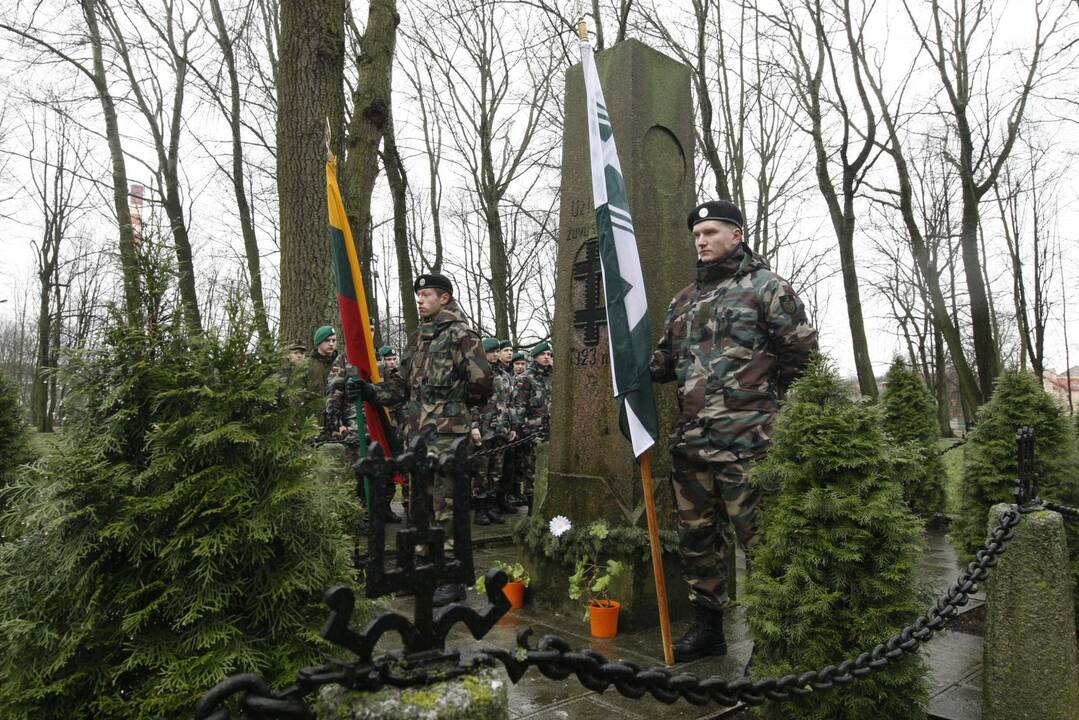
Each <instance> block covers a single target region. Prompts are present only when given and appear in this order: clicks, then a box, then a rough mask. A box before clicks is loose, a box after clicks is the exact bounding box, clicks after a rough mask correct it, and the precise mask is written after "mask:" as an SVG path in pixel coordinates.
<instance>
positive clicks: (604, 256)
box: [581, 42, 659, 457]
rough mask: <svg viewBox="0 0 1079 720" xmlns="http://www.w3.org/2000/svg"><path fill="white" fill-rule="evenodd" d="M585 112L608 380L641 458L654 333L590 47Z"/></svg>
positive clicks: (652, 433) (646, 444) (650, 414)
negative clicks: (608, 360)
mask: <svg viewBox="0 0 1079 720" xmlns="http://www.w3.org/2000/svg"><path fill="white" fill-rule="evenodd" d="M581 60H582V64H583V67H584V86H585V94H586V96H587V102H586V106H587V111H588V147H589V150H590V155H591V159H592V199H593V201H594V203H595V206H596V234H597V235H598V236H599V257H600V263H601V266H602V269H603V289H604V292H605V293H606V296H607V334H608V338H609V343H610V350H611V380H612V385H613V386H614V396H615V398H616V399H617V400H618V402H619V424H620V425H621V427H622V434H624V435H625V436H626V437H627V438H629V440H630V442H631V443H633V454H634V455H635V456H637V457H640V456H641V453H643V452H644V451H645V450H647V449H648V448H650V447H652V445H653V444H655V442H656V438H657V437H658V435H659V423H658V421H657V419H656V401H655V398H654V397H653V395H652V379H651V377H650V376H649V373H648V361H649V358H650V357H651V354H652V331H651V327H650V326H649V323H648V297H647V295H646V294H645V291H644V275H643V274H642V273H641V260H640V258H639V257H638V256H637V239H636V236H635V235H634V232H633V217H632V216H631V214H630V212H629V202H628V201H627V199H626V186H625V183H623V182H622V168H621V166H620V165H619V164H618V151H617V150H615V147H614V133H613V131H612V130H611V118H610V117H609V116H608V115H607V107H606V105H605V104H604V102H603V89H602V88H600V86H599V75H598V74H597V73H596V61H595V59H594V58H593V56H592V46H591V45H589V44H588V43H587V42H582V43H581Z"/></svg>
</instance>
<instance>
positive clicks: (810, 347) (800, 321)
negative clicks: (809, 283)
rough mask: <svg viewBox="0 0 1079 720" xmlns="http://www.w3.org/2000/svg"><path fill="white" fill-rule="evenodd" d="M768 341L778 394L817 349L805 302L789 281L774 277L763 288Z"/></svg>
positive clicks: (785, 388) (805, 364) (785, 389)
mask: <svg viewBox="0 0 1079 720" xmlns="http://www.w3.org/2000/svg"><path fill="white" fill-rule="evenodd" d="M762 299H763V300H764V308H765V312H766V313H767V323H768V345H769V347H770V349H771V351H772V353H773V354H774V355H775V356H776V368H777V371H776V382H777V384H778V385H779V390H780V393H781V394H784V393H786V391H787V388H788V387H790V384H791V383H792V382H794V381H795V380H797V379H798V378H799V377H800V376H801V375H802V373H803V372H804V371H805V368H806V366H807V365H808V364H809V357H810V355H812V354H813V353H814V352H815V351H816V350H817V330H816V328H814V327H813V326H812V325H810V324H809V318H808V317H807V316H806V310H805V305H804V304H803V303H802V300H801V298H799V297H798V294H797V293H795V292H794V288H792V287H791V285H790V283H788V282H787V281H786V280H783V279H781V278H776V279H775V281H774V282H772V283H769V284H768V286H767V287H766V289H765V297H764V298H762Z"/></svg>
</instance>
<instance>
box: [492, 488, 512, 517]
mask: <svg viewBox="0 0 1079 720" xmlns="http://www.w3.org/2000/svg"><path fill="white" fill-rule="evenodd" d="M495 507H497V508H498V510H499V512H501V513H502V514H503V515H516V514H517V506H516V505H513V504H511V503H510V501H509V500H508V499H507V498H506V493H501V492H500V493H498V495H496V496H495Z"/></svg>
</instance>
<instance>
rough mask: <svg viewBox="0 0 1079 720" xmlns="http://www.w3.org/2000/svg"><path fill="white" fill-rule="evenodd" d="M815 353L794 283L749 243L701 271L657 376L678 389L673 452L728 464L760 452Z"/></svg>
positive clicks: (671, 327) (674, 314)
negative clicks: (782, 401)
mask: <svg viewBox="0 0 1079 720" xmlns="http://www.w3.org/2000/svg"><path fill="white" fill-rule="evenodd" d="M816 348H817V331H816V330H815V329H814V328H813V327H812V326H811V325H810V324H809V321H808V319H807V318H806V312H805V306H804V305H803V304H802V301H801V300H800V299H799V298H798V296H797V295H796V294H795V292H794V290H793V288H791V286H790V283H788V282H787V281H786V280H784V279H783V278H781V277H779V276H778V275H776V274H775V273H773V272H772V271H771V270H770V269H769V268H768V265H767V263H766V262H765V261H764V260H763V259H761V258H760V257H758V256H756V255H754V254H753V253H752V252H751V251H750V250H749V249H748V248H747V247H746V246H745V245H741V246H739V247H737V248H735V250H734V252H732V253H731V254H730V255H729V256H728V257H727V258H726V259H724V260H721V261H719V262H714V263H709V264H707V265H698V266H697V280H696V282H694V283H693V284H692V285H690V286H688V287H686V288H684V289H682V290H681V291H680V292H679V293H678V294H677V295H675V296H674V299H673V300H672V301H671V305H670V308H668V310H667V318H666V321H665V326H664V331H663V336H662V337H661V338H660V341H659V346H658V349H657V350H656V351H655V353H654V354H653V356H652V365H651V371H652V379H653V380H655V381H656V382H669V381H671V380H677V382H678V409H679V417H678V420H677V422H676V424H675V428H674V431H673V433H672V435H671V450H672V452H676V453H677V452H681V453H684V454H685V455H686V456H687V457H689V458H690V459H691V460H698V461H703V462H731V461H734V460H738V459H741V458H752V457H756V456H759V455H761V454H762V453H763V452H764V451H765V450H766V449H767V447H768V444H769V442H770V432H771V425H772V420H773V418H774V416H775V413H776V412H777V411H778V410H779V398H780V397H781V396H782V395H783V394H784V393H785V392H786V389H787V386H789V385H790V383H791V382H792V381H793V380H794V379H795V378H797V377H798V376H799V375H800V374H801V373H802V371H803V370H804V369H805V367H806V365H807V364H808V362H809V356H810V354H811V353H812V352H813V351H814V350H816Z"/></svg>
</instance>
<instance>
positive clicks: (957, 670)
mask: <svg viewBox="0 0 1079 720" xmlns="http://www.w3.org/2000/svg"><path fill="white" fill-rule="evenodd" d="M982 645H983V643H982V639H981V638H980V637H978V636H976V635H967V634H965V633H957V632H950V631H948V630H945V631H943V632H941V633H938V634H937V635H936V636H934V637H933V639H932V640H930V641H929V642H928V643H926V644H925V645H922V647H921V650H919V652H920V653H921V654H922V658H923V659H924V660H925V663H926V665H927V666H928V667H929V687H930V694H937V693H939V692H941V691H942V690H944V689H946V688H948V687H950V686H952V685H955V684H957V683H959V682H961V681H963V680H966V679H968V678H970V677H971V676H972V675H973V674H975V673H977V672H978V671H979V670H980V669H981V666H982Z"/></svg>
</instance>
